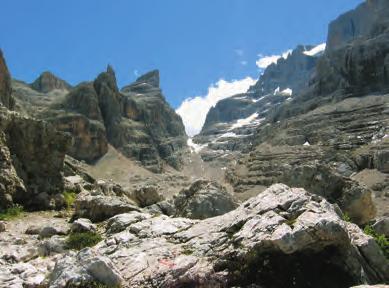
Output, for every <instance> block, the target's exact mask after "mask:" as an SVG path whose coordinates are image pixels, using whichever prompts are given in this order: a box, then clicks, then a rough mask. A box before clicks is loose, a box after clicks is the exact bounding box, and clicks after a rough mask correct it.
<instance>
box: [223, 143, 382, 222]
mask: <svg viewBox="0 0 389 288" xmlns="http://www.w3.org/2000/svg"><path fill="white" fill-rule="evenodd" d="M346 161H347V158H344V157H343V156H342V154H339V155H336V154H333V151H332V150H326V149H324V148H321V147H317V146H271V145H265V144H263V145H260V146H258V147H257V148H256V150H254V151H252V152H250V154H249V155H247V157H246V158H244V159H241V160H240V161H239V163H238V164H237V165H236V166H235V167H234V168H233V169H231V170H230V171H229V172H228V173H227V175H228V176H227V177H228V179H229V180H230V181H231V183H232V184H233V185H234V187H235V192H237V193H244V192H246V191H248V190H250V189H255V188H254V187H259V186H262V187H263V186H265V187H266V186H270V185H272V184H274V183H277V182H279V183H285V184H287V185H291V186H298V187H303V188H305V189H307V191H309V192H311V193H315V194H317V195H320V196H323V197H325V198H326V199H328V200H329V201H330V202H332V203H337V204H338V205H339V206H340V207H341V208H342V209H343V210H344V211H345V212H346V213H347V214H348V215H349V216H350V217H351V218H352V219H353V221H355V222H357V223H360V224H364V223H367V222H368V221H370V220H372V219H373V218H374V217H375V213H376V210H375V206H374V203H373V200H372V195H371V191H370V190H369V189H367V188H366V187H364V186H361V185H360V184H359V183H357V182H356V181H354V180H352V179H350V178H349V176H350V175H351V173H352V171H353V167H350V166H348V165H349V164H347V163H348V162H346ZM348 161H349V163H351V164H350V165H353V164H352V161H351V160H348ZM348 169H349V171H350V172H348ZM354 169H355V168H354Z"/></svg>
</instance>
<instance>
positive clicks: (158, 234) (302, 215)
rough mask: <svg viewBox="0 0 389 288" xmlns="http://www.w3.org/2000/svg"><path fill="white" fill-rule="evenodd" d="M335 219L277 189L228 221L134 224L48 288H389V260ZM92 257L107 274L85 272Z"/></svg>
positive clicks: (60, 271)
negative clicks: (117, 287) (115, 287)
mask: <svg viewBox="0 0 389 288" xmlns="http://www.w3.org/2000/svg"><path fill="white" fill-rule="evenodd" d="M339 213H340V212H339V210H337V208H336V207H334V206H332V205H331V204H329V203H328V202H327V201H326V200H324V199H323V198H322V197H320V196H315V195H312V194H310V193H307V192H306V191H304V190H303V189H291V188H288V187H287V186H285V185H280V184H277V185H274V186H272V187H270V188H269V189H268V190H266V191H265V192H263V193H262V194H260V195H258V196H257V197H255V198H252V199H250V200H249V201H247V202H245V203H243V204H242V205H241V206H239V207H238V208H237V209H236V210H233V211H231V212H230V213H227V214H225V215H222V216H218V217H214V218H209V219H206V220H202V221H196V220H187V219H184V218H169V217H167V216H156V217H153V218H148V219H144V218H138V219H139V220H138V221H136V220H135V219H133V222H132V224H130V225H129V226H128V227H127V228H126V229H125V230H124V231H122V232H119V233H116V234H113V235H111V236H109V237H108V238H107V239H106V240H105V241H102V242H101V243H99V244H98V245H97V246H95V247H94V248H89V249H84V250H82V251H81V252H79V253H78V254H77V255H74V254H69V255H68V256H67V257H66V258H63V259H61V260H60V261H58V262H57V264H56V266H55V268H54V271H53V273H51V275H50V285H51V286H50V287H53V288H54V287H65V285H72V284H73V283H74V284H75V283H77V282H78V283H79V282H80V280H83V281H85V285H86V284H87V283H90V282H92V281H95V282H101V283H105V284H107V283H106V282H105V281H108V279H115V280H114V283H116V284H117V283H121V284H122V286H123V287H235V286H239V287H258V286H259V287H289V286H290V283H292V282H293V283H294V286H295V287H305V286H306V285H307V283H310V285H312V287H332V288H333V287H351V286H354V285H359V284H363V283H370V284H376V283H385V282H386V281H388V280H389V274H388V271H389V269H388V268H389V266H388V260H387V259H385V257H384V256H383V254H382V252H381V251H380V249H379V247H378V246H377V244H376V243H375V241H374V240H373V239H372V238H371V237H369V236H367V235H365V234H364V233H363V232H362V231H361V230H360V229H359V228H358V227H357V226H356V225H354V224H351V223H348V222H344V221H343V220H342V218H341V217H342V215H341V214H339ZM142 219H143V220H142ZM134 221H135V222H134ZM92 256H93V258H94V259H96V262H97V263H101V262H103V263H105V264H104V267H106V268H105V269H101V270H99V271H98V273H95V272H94V271H96V270H92V271H91V269H88V267H89V266H88V265H91V264H88V265H85V264H86V263H94V262H95V261H89V260H88V259H90V258H91V257H92ZM87 260H88V261H87ZM69 271H71V273H70V272H69ZM107 273H108V274H109V275H111V276H112V277H111V276H110V277H105V276H104V275H107ZM103 276H104V277H103ZM119 279H120V280H119ZM112 283H113V282H112Z"/></svg>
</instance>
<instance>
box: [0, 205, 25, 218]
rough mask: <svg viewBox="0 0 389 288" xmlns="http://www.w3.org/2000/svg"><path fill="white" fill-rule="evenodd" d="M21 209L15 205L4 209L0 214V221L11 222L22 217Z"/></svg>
mask: <svg viewBox="0 0 389 288" xmlns="http://www.w3.org/2000/svg"><path fill="white" fill-rule="evenodd" d="M23 212H24V210H23V207H22V206H20V205H18V204H16V205H14V206H12V207H10V208H7V209H5V210H4V211H1V212H0V220H4V221H7V220H12V219H15V218H18V217H20V216H22V215H23Z"/></svg>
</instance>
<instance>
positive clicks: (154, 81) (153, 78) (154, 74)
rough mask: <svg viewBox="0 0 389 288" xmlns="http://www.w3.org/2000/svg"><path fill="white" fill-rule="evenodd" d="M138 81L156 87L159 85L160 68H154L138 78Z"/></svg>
mask: <svg viewBox="0 0 389 288" xmlns="http://www.w3.org/2000/svg"><path fill="white" fill-rule="evenodd" d="M136 82H138V83H147V84H150V85H151V86H154V87H157V88H158V87H159V70H152V71H150V72H147V73H146V74H144V75H142V76H140V77H139V78H138V79H136Z"/></svg>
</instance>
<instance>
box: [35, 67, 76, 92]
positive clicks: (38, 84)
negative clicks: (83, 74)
mask: <svg viewBox="0 0 389 288" xmlns="http://www.w3.org/2000/svg"><path fill="white" fill-rule="evenodd" d="M31 87H32V88H33V89H35V90H36V91H38V92H42V93H47V92H50V91H52V90H55V89H57V90H70V89H71V86H70V85H69V84H68V83H66V82H65V81H64V80H62V79H59V78H58V77H57V76H55V75H54V74H53V73H51V72H49V71H46V72H43V73H42V74H41V75H40V76H39V77H38V78H37V79H36V80H35V81H34V82H33V83H32V84H31Z"/></svg>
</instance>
